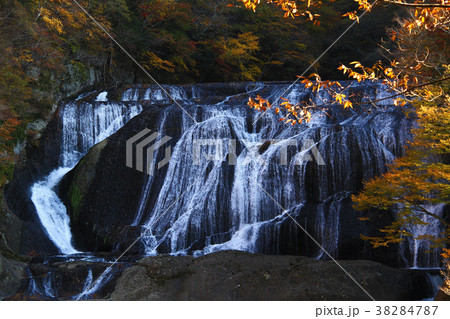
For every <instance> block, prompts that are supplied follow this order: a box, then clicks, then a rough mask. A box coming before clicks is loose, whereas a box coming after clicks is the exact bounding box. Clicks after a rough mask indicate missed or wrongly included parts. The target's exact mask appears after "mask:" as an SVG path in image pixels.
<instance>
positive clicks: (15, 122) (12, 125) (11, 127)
mask: <svg viewBox="0 0 450 319" xmlns="http://www.w3.org/2000/svg"><path fill="white" fill-rule="evenodd" d="M19 125H20V120H19V119H17V118H14V117H13V118H9V119H7V120H6V121H4V122H3V124H1V126H0V141H1V142H4V141H9V140H12V139H13V137H12V135H13V133H14V131H15V130H16V128H17V127H18V126H19Z"/></svg>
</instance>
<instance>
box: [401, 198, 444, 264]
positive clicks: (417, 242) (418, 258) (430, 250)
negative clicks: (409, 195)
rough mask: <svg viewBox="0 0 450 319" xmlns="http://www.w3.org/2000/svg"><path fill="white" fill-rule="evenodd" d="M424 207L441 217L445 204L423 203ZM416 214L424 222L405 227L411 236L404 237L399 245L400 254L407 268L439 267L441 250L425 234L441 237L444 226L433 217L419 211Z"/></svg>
mask: <svg viewBox="0 0 450 319" xmlns="http://www.w3.org/2000/svg"><path fill="white" fill-rule="evenodd" d="M424 208H425V209H426V210H427V211H428V212H430V213H431V214H433V215H435V216H438V217H439V218H443V213H444V208H445V204H438V205H425V206H424ZM417 214H418V216H419V218H420V219H421V220H422V222H423V223H424V224H423V225H414V226H410V227H407V229H406V230H407V231H408V232H410V233H411V234H412V236H410V237H406V238H405V243H403V244H401V245H400V255H401V256H402V257H403V259H404V261H405V265H406V267H407V268H415V269H417V268H419V269H420V268H425V269H433V268H440V259H441V258H440V252H441V251H440V250H439V249H436V248H435V247H433V245H432V242H431V241H430V240H428V239H427V236H430V235H433V236H434V237H436V238H438V237H441V236H442V234H443V232H444V226H443V225H442V223H441V222H440V221H439V220H438V219H436V218H435V217H432V216H430V215H427V214H425V213H421V212H417Z"/></svg>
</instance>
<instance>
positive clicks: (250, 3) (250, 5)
mask: <svg viewBox="0 0 450 319" xmlns="http://www.w3.org/2000/svg"><path fill="white" fill-rule="evenodd" d="M241 1H242V2H243V3H244V6H245V7H246V8H247V9H251V10H253V11H256V7H257V6H258V5H259V4H260V0H241Z"/></svg>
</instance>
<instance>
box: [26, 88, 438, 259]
mask: <svg viewBox="0 0 450 319" xmlns="http://www.w3.org/2000/svg"><path fill="white" fill-rule="evenodd" d="M241 86H242V85H241ZM214 90H215V91H214ZM345 90H346V91H344V93H345V94H346V95H348V96H352V98H353V99H355V101H354V102H355V103H358V102H369V101H371V100H376V99H382V98H385V97H387V96H388V95H389V94H388V93H387V91H386V87H385V86H383V85H382V84H380V83H373V84H361V83H357V82H348V85H347V86H346V88H345ZM164 91H167V92H168V93H169V94H170V95H171V97H168V96H167V94H165V92H164ZM250 94H252V95H261V96H262V97H264V98H268V99H269V100H271V101H273V104H274V105H280V103H281V102H282V100H280V99H279V97H280V96H281V94H284V95H283V96H284V97H286V98H288V99H289V100H290V101H291V102H292V103H297V102H302V101H307V100H311V101H313V102H314V103H316V104H318V105H323V104H324V103H325V102H326V101H327V100H328V99H329V96H328V93H327V92H326V91H324V90H319V91H318V92H311V90H308V89H305V88H304V86H303V85H301V84H296V85H293V86H290V85H287V84H267V83H249V84H246V85H245V88H244V89H242V88H241V89H236V88H233V89H230V87H226V86H224V85H222V86H215V87H214V86H208V85H193V86H170V85H164V86H163V89H162V88H160V87H156V86H152V87H143V86H136V87H132V88H129V89H127V90H125V91H124V93H123V94H122V96H121V98H120V101H108V92H105V91H103V92H97V93H95V92H91V93H89V95H87V97H86V96H83V97H82V98H81V97H80V98H79V99H77V100H75V101H74V102H69V103H66V104H65V105H62V106H61V108H60V121H61V128H62V131H61V154H60V167H59V168H56V169H55V170H54V171H53V172H52V173H51V174H50V175H49V176H47V177H45V178H43V179H42V180H40V181H38V182H36V183H35V184H34V185H33V186H32V188H31V191H32V201H33V203H34V204H35V207H36V211H37V213H38V216H39V218H40V220H41V222H42V224H43V226H44V228H45V230H46V232H47V234H48V235H49V237H50V239H51V240H52V241H53V242H54V243H55V245H56V246H57V247H58V249H59V250H60V251H61V252H62V253H64V254H70V253H76V252H77V251H76V250H75V249H74V248H73V246H72V243H71V234H70V225H69V218H68V216H67V212H66V209H65V207H64V205H63V204H62V203H61V201H60V200H59V198H58V196H57V193H56V192H55V187H56V186H57V184H58V182H59V181H60V180H61V179H62V178H63V176H64V174H65V173H66V172H67V171H69V170H70V168H72V167H74V166H75V165H76V164H77V162H78V161H79V160H80V159H81V157H82V156H83V155H84V154H86V153H87V152H88V151H89V149H90V148H91V147H92V146H93V145H95V144H96V143H99V142H100V141H102V140H103V139H105V138H107V137H108V136H110V135H111V134H113V133H114V132H116V131H117V130H119V129H120V128H121V127H123V126H124V125H125V124H126V123H127V122H128V121H129V120H130V119H131V118H132V117H134V116H136V115H138V114H139V113H140V112H142V110H143V105H147V106H148V105H150V106H149V107H157V108H160V109H161V112H160V113H161V116H160V117H159V119H158V121H157V125H156V126H155V127H152V129H154V130H157V131H158V132H159V133H160V134H162V135H165V134H167V129H166V128H167V127H168V126H170V125H174V123H169V122H170V121H169V120H168V118H169V117H168V114H169V113H170V112H172V111H173V110H174V109H177V111H180V110H179V109H178V106H179V105H181V106H182V107H183V108H184V109H185V110H187V111H188V113H189V114H190V115H191V116H192V117H194V118H195V119H196V121H195V122H194V121H192V118H191V116H189V115H188V114H186V113H185V112H181V113H182V120H181V121H180V123H176V125H177V126H179V127H180V128H181V134H180V137H179V138H177V139H176V141H175V145H173V150H172V156H171V159H170V162H169V163H168V166H167V167H166V172H165V173H164V174H160V175H158V179H159V180H158V181H155V178H156V177H155V176H156V175H155V176H154V175H147V176H146V177H145V181H144V184H143V185H142V189H141V192H140V194H138V196H139V204H138V206H137V207H136V212H135V215H134V216H133V217H132V219H131V220H132V222H131V226H134V227H141V229H142V232H141V234H142V238H141V244H142V246H143V247H144V250H145V253H146V254H147V255H152V254H157V253H170V254H193V255H196V256H198V255H203V254H207V253H210V252H214V251H218V250H224V249H238V250H245V251H249V252H259V253H268V254H281V253H283V254H306V255H309V256H312V257H315V258H326V255H327V254H325V253H324V251H323V250H321V249H319V248H318V247H316V245H313V244H312V242H311V241H310V239H308V238H307V237H306V236H305V234H304V233H303V232H302V231H300V230H299V228H298V226H297V225H296V223H298V224H299V225H301V226H302V227H304V228H305V229H306V230H307V231H308V232H309V233H311V235H313V237H314V238H315V239H316V240H317V241H318V242H319V243H320V245H321V246H322V247H323V248H324V249H325V250H326V251H327V253H329V254H330V255H331V256H333V257H336V258H339V256H340V251H339V247H340V245H341V243H342V241H343V240H345V238H344V236H343V235H345V234H344V233H343V232H345V229H344V228H345V227H346V226H345V225H344V224H343V223H342V220H348V218H349V217H348V215H349V214H350V213H351V212H352V210H351V202H350V196H351V194H353V193H355V192H357V191H358V190H359V189H360V188H361V186H362V181H363V180H367V179H369V178H371V177H373V176H376V175H379V174H382V173H384V172H385V171H386V167H387V165H388V164H389V163H391V162H392V160H393V159H394V158H395V156H398V155H401V154H402V152H403V148H404V146H405V145H406V144H407V141H408V139H409V138H410V134H409V129H410V127H411V121H410V120H405V119H404V117H402V116H400V115H399V114H400V113H401V111H399V110H398V108H395V107H393V106H392V101H391V100H390V99H385V100H383V101H381V102H380V103H378V104H377V105H378V107H379V108H378V109H376V110H375V111H373V112H366V111H367V110H366V109H364V108H363V107H361V108H358V107H356V108H355V109H350V110H343V109H342V108H341V107H340V106H329V108H328V110H326V112H321V111H320V110H316V111H315V113H314V114H313V118H312V121H311V122H310V123H307V124H305V123H304V124H302V125H297V126H286V125H285V124H283V123H280V122H279V121H278V116H277V115H275V114H274V113H273V112H267V113H265V114H261V113H258V112H255V111H253V110H250V109H249V108H248V107H246V105H245V103H246V100H247V99H248V96H249V95H250ZM89 96H93V97H92V98H91V101H88V99H89ZM144 101H145V103H143V102H144ZM174 101H175V102H176V104H178V105H174ZM152 104H155V105H156V106H152ZM163 107H167V108H165V109H164V108H163ZM199 143H200V144H199ZM158 152H159V150H157V151H156V156H154V158H153V161H154V163H153V165H154V164H155V163H156V159H157V158H158ZM155 183H157V184H156V185H158V187H157V189H158V193H157V194H154V191H155V189H156V188H155V187H154V185H155ZM159 185H161V187H159ZM150 198H152V200H151V201H150V200H149V199H150ZM355 219H356V218H355ZM433 225H434V224H432V223H430V225H428V226H427V227H426V229H425V228H424V229H421V228H420V227H417V228H415V229H414V231H416V232H429V231H431V232H433V233H434V232H436V231H438V230H437V229H434V228H435V227H434V226H433ZM433 227H434V228H433ZM117 247H119V246H117ZM428 248H429V247H428ZM402 249H403V251H404V252H405V253H403V256H404V258H405V259H408V260H410V261H411V265H410V266H411V267H422V266H421V265H428V266H430V265H432V264H433V262H432V261H431V260H435V259H436V258H437V257H436V256H434V255H433V256H431V255H430V256H429V260H428V261H421V260H420V258H422V257H420V258H419V257H417V256H419V255H423V254H422V252H423V251H425V250H427V246H426V244H424V243H423V242H418V241H407V242H406V243H405V246H404V248H402ZM414 256H415V257H414Z"/></svg>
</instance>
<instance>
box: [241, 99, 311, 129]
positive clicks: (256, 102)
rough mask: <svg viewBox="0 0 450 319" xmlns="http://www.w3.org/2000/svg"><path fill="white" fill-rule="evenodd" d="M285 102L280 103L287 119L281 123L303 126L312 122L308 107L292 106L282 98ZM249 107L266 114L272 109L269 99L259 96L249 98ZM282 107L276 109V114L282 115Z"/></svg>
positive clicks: (281, 120)
mask: <svg viewBox="0 0 450 319" xmlns="http://www.w3.org/2000/svg"><path fill="white" fill-rule="evenodd" d="M281 99H282V100H283V102H281V103H280V107H284V111H285V113H286V116H285V117H281V118H280V119H279V121H280V122H284V123H286V124H290V125H296V124H301V123H303V122H306V123H308V122H309V121H310V120H311V116H312V115H311V112H310V111H309V110H308V107H304V106H303V107H302V106H300V105H299V104H291V103H290V102H289V101H288V100H287V99H285V98H281ZM247 105H248V106H250V108H253V109H255V110H257V111H261V112H265V111H267V110H268V109H271V108H272V105H271V104H270V102H269V101H268V100H267V99H264V98H262V97H261V96H259V95H257V96H256V98H254V99H253V98H251V97H250V98H249V99H248V102H247ZM280 107H277V108H275V113H276V114H280V113H281V109H280Z"/></svg>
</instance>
